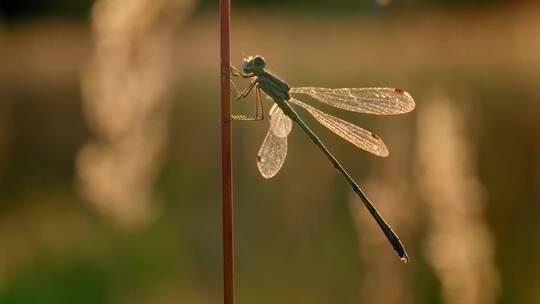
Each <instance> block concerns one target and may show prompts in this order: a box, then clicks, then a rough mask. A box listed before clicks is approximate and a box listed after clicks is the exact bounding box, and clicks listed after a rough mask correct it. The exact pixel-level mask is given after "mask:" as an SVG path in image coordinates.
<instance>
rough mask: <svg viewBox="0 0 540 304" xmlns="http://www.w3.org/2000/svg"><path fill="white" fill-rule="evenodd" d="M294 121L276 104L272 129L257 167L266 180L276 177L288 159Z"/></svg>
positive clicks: (271, 118)
mask: <svg viewBox="0 0 540 304" xmlns="http://www.w3.org/2000/svg"><path fill="white" fill-rule="evenodd" d="M291 129H292V121H291V120H290V118H288V117H287V116H286V115H285V114H284V113H283V111H282V110H281V109H280V108H279V107H278V106H277V105H275V104H274V106H273V107H272V109H271V110H270V128H269V129H268V132H267V133H266V137H265V138H264V141H263V143H262V145H261V148H260V149H259V153H258V154H257V167H258V168H259V172H261V175H262V176H263V177H265V178H271V177H273V176H274V175H276V174H277V173H278V172H279V170H280V169H281V166H283V163H284V162H285V158H286V157H287V135H289V133H290V132H291Z"/></svg>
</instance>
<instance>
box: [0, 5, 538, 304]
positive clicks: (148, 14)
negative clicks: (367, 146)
mask: <svg viewBox="0 0 540 304" xmlns="http://www.w3.org/2000/svg"><path fill="white" fill-rule="evenodd" d="M232 2H233V3H232V8H233V13H232V51H231V54H232V58H233V64H238V63H239V62H240V60H241V59H242V57H243V56H244V55H254V54H261V55H264V56H265V58H266V61H267V64H268V67H269V68H270V69H272V70H274V71H276V72H277V74H279V75H280V76H282V77H283V78H284V79H286V80H287V81H288V82H289V84H290V85H291V86H324V87H370V86H392V87H399V88H403V89H406V90H407V91H409V92H410V93H411V95H412V96H413V97H414V98H415V100H416V103H417V108H416V110H415V111H414V112H412V113H409V114H406V115H399V116H390V117H375V116H370V115H358V114H354V113H339V115H340V117H343V118H345V119H347V120H349V121H351V122H354V123H356V124H359V125H361V126H362V127H365V128H366V129H369V130H370V131H373V132H375V133H377V134H378V135H379V136H380V137H381V138H382V139H383V140H384V141H385V143H386V144H387V146H388V147H389V149H390V156H389V157H388V158H378V157H376V156H372V155H370V154H369V153H366V152H363V151H361V150H359V149H356V148H355V147H354V146H352V145H350V144H348V143H346V142H344V141H343V140H341V139H340V138H338V137H337V136H334V135H333V134H331V133H330V132H329V131H327V130H325V129H324V128H323V127H321V126H320V125H318V124H317V122H315V121H314V120H313V119H311V118H306V120H307V123H308V124H309V125H311V126H313V128H314V130H315V131H316V132H317V133H319V134H320V136H321V138H322V139H323V141H325V142H326V143H327V144H328V146H329V147H330V149H331V151H333V152H334V154H335V155H336V157H337V158H338V159H339V160H341V162H342V163H343V164H344V166H345V167H346V168H348V169H349V170H350V172H351V175H352V176H353V177H354V178H355V179H356V180H357V181H358V182H359V183H360V184H361V185H362V186H363V187H364V189H365V190H366V191H367V193H368V194H369V196H370V198H371V199H372V201H373V202H374V203H375V204H376V206H377V207H378V208H379V209H380V211H381V212H382V213H383V215H384V216H385V218H386V219H387V220H388V221H389V222H390V224H391V225H392V226H393V228H394V229H395V230H396V231H397V232H398V234H399V235H400V237H401V239H402V240H403V242H404V243H405V245H406V246H407V249H408V252H409V256H410V257H411V259H412V262H411V263H410V264H408V265H403V264H402V263H401V262H400V261H399V259H398V258H397V257H396V256H395V254H394V252H393V251H392V249H391V247H390V246H389V245H388V244H387V242H386V240H385V238H384V236H383V234H382V233H380V231H379V230H378V228H377V227H376V225H375V223H374V221H373V220H372V219H371V218H370V217H369V215H368V213H367V212H366V210H364V208H363V206H361V205H360V202H359V201H358V199H357V198H356V197H355V196H353V193H352V192H351V191H350V189H349V187H348V186H347V185H346V183H345V182H344V181H343V180H342V178H341V177H340V176H339V175H338V174H337V173H336V172H335V171H334V170H333V169H332V166H331V165H330V164H329V163H328V161H327V160H326V159H325V158H324V156H323V155H322V154H321V153H320V152H319V151H318V150H317V149H316V148H315V146H313V145H312V144H311V143H310V142H309V140H307V139H306V136H305V135H304V134H303V133H302V132H300V131H299V130H298V129H296V130H295V131H293V132H292V133H291V135H290V137H289V154H288V158H287V161H286V162H285V165H284V167H283V169H282V170H281V172H280V173H279V174H278V175H277V176H276V177H274V178H272V179H270V180H266V179H264V178H262V177H261V176H260V174H259V172H258V170H257V166H256V162H255V156H256V154H257V151H258V149H259V145H260V144H261V142H262V140H263V138H264V135H265V132H266V129H267V128H268V121H264V122H259V123H235V124H234V128H233V137H234V189H235V208H236V209H235V212H236V227H235V228H236V249H237V251H236V284H237V285H236V294H237V296H236V299H237V303H313V304H318V303H321V304H322V303H383V304H387V303H388V304H392V303H410V304H412V303H447V304H456V303H460V304H464V303H465V304H468V303H471V304H473V303H474V304H483V303H484V304H491V303H540V291H539V289H538V286H540V234H539V233H538V232H539V231H540V221H538V214H539V212H540V204H539V203H540V140H539V139H540V123H538V117H539V115H540V90H539V89H538V81H539V80H540V6H539V5H538V3H537V1H532V0H530V1H526V0H515V1H510V0H507V1H503V0H499V1H481V0H477V1H464V0H456V1H450V0H439V1H435V0H379V1H373V0H372V1H358V0H333V1H326V0H317V1H315V0H311V1H308V0H298V1H275V0H273V1H270V0H264V1H263V0H261V1H247V0H238V1H232ZM218 42H219V32H218V18H217V1H210V0H204V1H202V0H201V1H196V0H160V1H156V0H129V1H128V0H97V1H90V0H69V1H68V0H1V1H0V303H202V304H204V303H220V302H221V301H222V300H221V297H222V285H221V284H222V281H221V278H222V271H221V269H222V264H221V231H220V228H221V201H220V197H221V196H220V155H219V113H218V109H219V106H218V104H219V101H218V95H219V94H218V93H219V91H218V89H219V86H218V83H219V70H218V63H219V51H218ZM237 85H238V86H239V87H244V86H245V85H246V83H245V82H242V81H239V82H237ZM302 100H304V101H305V102H308V103H310V104H313V105H315V106H318V107H320V108H321V109H323V110H325V111H328V112H329V113H334V114H336V113H338V112H339V111H335V110H334V109H331V108H329V107H326V106H324V105H321V104H320V103H317V102H316V101H314V100H313V99H310V98H307V97H305V98H302ZM252 101H253V96H251V97H250V98H249V99H248V101H246V102H243V103H234V104H233V107H234V111H235V112H239V113H246V112H250V111H253V108H254V105H253V103H252ZM265 106H266V109H269V107H270V103H266V104H265ZM299 111H302V110H299ZM301 114H303V115H304V116H307V113H305V112H301Z"/></svg>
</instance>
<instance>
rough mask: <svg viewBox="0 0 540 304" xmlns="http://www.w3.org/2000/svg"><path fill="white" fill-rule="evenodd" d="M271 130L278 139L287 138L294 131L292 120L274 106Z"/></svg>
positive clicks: (271, 113)
mask: <svg viewBox="0 0 540 304" xmlns="http://www.w3.org/2000/svg"><path fill="white" fill-rule="evenodd" d="M270 130H272V132H273V133H274V135H275V136H277V137H287V135H289V133H291V130H292V120H291V119H290V118H289V117H287V116H286V115H285V114H284V113H283V111H282V110H281V109H280V108H279V107H278V106H277V104H274V105H273V106H272V108H271V109H270Z"/></svg>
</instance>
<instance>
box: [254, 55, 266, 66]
mask: <svg viewBox="0 0 540 304" xmlns="http://www.w3.org/2000/svg"><path fill="white" fill-rule="evenodd" d="M253 63H254V64H255V65H257V66H260V67H264V64H265V63H264V58H262V57H261V56H257V57H255V58H254V59H253Z"/></svg>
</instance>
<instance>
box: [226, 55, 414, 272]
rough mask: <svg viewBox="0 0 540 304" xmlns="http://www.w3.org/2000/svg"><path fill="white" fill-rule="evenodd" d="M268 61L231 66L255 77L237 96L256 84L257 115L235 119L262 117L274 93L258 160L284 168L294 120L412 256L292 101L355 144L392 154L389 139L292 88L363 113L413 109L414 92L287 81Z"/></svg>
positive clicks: (268, 172) (266, 169)
mask: <svg viewBox="0 0 540 304" xmlns="http://www.w3.org/2000/svg"><path fill="white" fill-rule="evenodd" d="M265 65H266V63H265V61H264V58H263V57H261V56H255V57H248V58H247V59H244V60H243V61H242V71H239V70H238V69H236V68H234V67H231V68H232V71H231V74H232V75H233V76H235V77H243V78H252V79H253V80H252V81H251V83H250V84H249V86H248V87H247V88H246V89H245V90H244V91H242V92H239V95H238V96H237V97H236V99H237V100H239V99H241V98H244V97H246V96H247V95H248V94H249V93H250V92H251V91H252V90H253V89H255V93H256V110H255V111H256V114H255V117H246V116H241V115H233V119H235V120H262V119H263V118H264V112H263V104H262V93H261V91H262V92H264V93H265V94H266V95H268V96H269V97H270V98H272V99H273V100H274V102H275V104H274V105H273V106H272V108H271V109H270V128H269V130H268V132H267V134H266V137H265V139H264V141H263V143H262V145H261V148H260V149H259V153H258V155H257V166H258V168H259V171H260V172H261V174H262V176H263V177H265V178H270V177H273V176H274V175H276V173H277V172H278V171H279V170H280V169H281V166H282V165H283V163H284V162H285V157H286V156H287V136H288V135H289V133H290V132H291V129H292V122H293V121H294V122H295V123H296V124H298V126H300V128H302V130H304V132H305V133H306V134H307V135H308V136H309V137H310V139H311V140H312V141H313V142H314V143H315V144H316V145H317V146H318V147H319V149H321V151H322V152H323V153H324V155H326V157H327V158H328V159H329V160H330V162H331V163H332V164H333V165H334V167H335V168H336V170H337V171H338V172H339V173H341V175H343V177H344V178H345V179H346V180H347V182H348V183H349V185H350V186H351V187H352V190H353V191H354V192H355V193H356V194H357V195H358V197H359V198H360V199H361V200H362V202H363V203H364V205H365V206H366V207H367V209H368V210H369V212H370V213H371V215H372V216H373V218H374V219H375V221H377V224H378V225H379V227H380V228H381V229H382V231H383V232H384V234H385V235H386V238H387V239H388V241H390V244H391V245H392V247H394V250H395V251H396V252H397V254H398V255H399V257H400V258H401V259H402V260H403V261H404V262H407V261H408V259H409V258H408V256H407V252H406V251H405V248H404V246H403V244H402V243H401V241H400V240H399V238H398V236H397V235H396V233H395V232H394V231H393V230H392V228H390V226H389V225H388V224H387V223H386V221H385V220H384V219H383V218H382V216H381V215H380V214H379V212H378V211H377V209H376V208H375V207H374V206H373V204H372V203H371V202H370V201H369V199H368V198H367V196H366V195H365V194H364V192H363V191H362V189H361V188H360V186H358V184H357V183H356V182H355V181H354V180H353V179H352V177H351V176H350V175H349V173H347V171H345V169H344V168H343V166H342V165H341V164H340V163H339V162H338V161H337V159H336V158H335V157H334V156H333V155H332V154H331V153H330V151H329V150H328V149H327V148H326V146H325V145H324V144H323V143H322V142H321V140H320V139H319V138H318V137H317V135H315V133H313V131H311V129H310V128H309V127H308V126H307V125H306V124H305V123H304V121H303V120H302V119H301V118H300V116H299V115H298V114H297V113H296V111H295V110H294V109H293V108H292V107H291V105H297V106H300V107H302V108H304V109H305V110H307V111H308V113H310V114H311V115H312V116H313V117H314V118H315V119H316V120H317V121H319V122H320V123H321V124H322V125H323V126H325V127H327V128H328V129H330V130H331V131H332V132H334V133H336V134H337V135H339V136H341V137H342V138H344V139H345V140H347V141H349V142H351V143H352V144H354V145H356V146H357V147H359V148H361V149H364V150H366V151H368V152H371V153H373V154H375V155H378V156H383V157H384V156H388V149H387V148H386V146H385V144H384V143H383V142H382V140H381V139H380V138H379V136H377V135H375V134H374V133H372V132H370V131H367V130H364V129H362V128H360V127H358V126H356V125H353V124H351V123H349V122H347V121H344V120H342V119H339V118H337V117H334V116H332V115H330V114H327V113H324V112H322V111H321V110H318V109H316V108H314V107H312V106H310V105H307V104H305V103H303V102H301V101H300V100H298V99H296V98H294V97H292V96H291V94H303V95H309V96H311V97H313V98H315V99H317V100H318V101H320V102H323V103H326V104H328V105H331V106H334V107H337V108H340V109H344V110H349V111H354V112H360V113H368V114H377V115H392V114H401V113H407V112H410V111H412V110H413V109H414V107H415V103H414V100H413V98H412V97H411V95H409V94H408V93H407V92H405V91H403V90H401V89H395V88H343V89H328V88H315V87H299V88H290V87H289V85H288V84H287V83H286V82H285V81H283V80H281V79H280V78H278V77H277V76H275V75H273V74H272V73H270V72H268V71H267V70H266V69H265Z"/></svg>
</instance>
